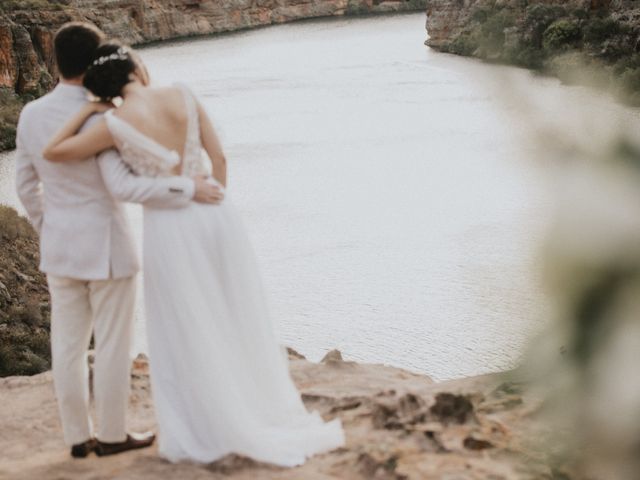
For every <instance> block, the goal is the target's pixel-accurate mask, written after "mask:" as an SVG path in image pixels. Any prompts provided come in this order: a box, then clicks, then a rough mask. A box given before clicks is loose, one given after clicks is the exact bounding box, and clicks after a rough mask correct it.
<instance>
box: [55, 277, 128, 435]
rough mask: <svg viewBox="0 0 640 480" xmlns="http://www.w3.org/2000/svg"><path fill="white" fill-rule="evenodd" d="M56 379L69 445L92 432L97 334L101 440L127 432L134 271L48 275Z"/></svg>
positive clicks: (96, 385) (96, 386)
mask: <svg viewBox="0 0 640 480" xmlns="http://www.w3.org/2000/svg"><path fill="white" fill-rule="evenodd" d="M47 280H48V283H49V292H50V294H51V355H52V366H53V382H54V387H55V391H56V397H57V400H58V408H59V410H60V418H61V420H62V429H63V432H64V440H65V443H66V444H67V445H74V444H77V443H81V442H84V441H86V440H88V439H89V438H91V437H92V436H93V435H94V432H93V427H92V424H91V418H90V416H89V375H88V366H87V350H88V348H89V341H90V339H91V333H92V332H93V334H94V340H95V363H94V370H93V394H94V399H95V408H96V419H97V423H98V429H97V432H96V436H97V438H98V439H99V440H101V441H103V442H121V441H124V440H125V438H126V412H127V404H128V401H129V384H130V374H131V372H130V370H131V339H132V337H133V323H134V322H133V318H134V309H135V295H136V282H135V277H129V278H123V279H115V280H100V281H85V280H76V279H71V278H60V277H55V276H52V275H49V276H48V277H47Z"/></svg>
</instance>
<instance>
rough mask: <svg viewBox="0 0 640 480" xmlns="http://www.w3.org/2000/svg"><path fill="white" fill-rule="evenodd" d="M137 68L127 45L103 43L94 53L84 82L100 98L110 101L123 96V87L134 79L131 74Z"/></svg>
mask: <svg viewBox="0 0 640 480" xmlns="http://www.w3.org/2000/svg"><path fill="white" fill-rule="evenodd" d="M136 69H137V65H136V62H135V61H134V60H133V58H132V57H131V54H130V53H129V50H128V49H127V48H126V47H124V46H122V45H121V44H119V43H115V42H108V43H103V44H102V45H100V46H99V47H98V48H97V49H96V50H95V52H94V54H93V59H92V61H91V64H90V65H89V68H88V69H87V73H86V74H85V76H84V81H83V84H84V86H85V87H86V88H87V89H89V91H90V92H91V93H93V94H94V95H95V96H96V97H98V98H99V99H100V100H102V101H104V102H110V101H111V100H113V99H114V98H117V97H121V96H122V89H123V88H124V87H125V85H127V84H128V83H130V82H131V81H132V80H131V74H132V73H133V72H135V71H136Z"/></svg>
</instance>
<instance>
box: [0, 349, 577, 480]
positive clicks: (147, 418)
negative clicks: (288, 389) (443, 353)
mask: <svg viewBox="0 0 640 480" xmlns="http://www.w3.org/2000/svg"><path fill="white" fill-rule="evenodd" d="M289 358H290V367H291V372H292V376H293V378H294V381H295V382H296V384H297V386H298V388H299V389H300V391H301V393H302V398H303V400H304V402H305V404H306V405H307V407H308V408H309V409H310V410H318V411H319V412H320V413H321V414H322V415H323V416H324V417H325V419H332V418H336V417H338V418H340V419H341V420H342V422H343V425H344V427H345V430H346V434H347V444H346V446H345V447H344V448H340V449H337V450H334V451H332V452H330V453H326V454H323V455H318V456H315V457H313V458H312V459H311V460H309V461H308V462H307V463H306V464H305V465H304V466H301V467H298V468H294V469H290V470H287V469H281V468H276V467H273V466H269V465H263V464H257V463H254V462H252V461H250V460H247V459H243V458H239V457H228V458H225V459H223V460H221V461H218V462H216V463H214V464H211V465H205V466H197V465H190V464H178V465H171V464H169V463H167V462H164V461H162V460H161V459H159V458H158V457H157V450H156V448H152V449H148V450H145V451H139V452H132V453H127V454H122V455H118V456H114V457H110V458H101V459H98V458H97V457H95V456H93V455H92V456H91V457H89V458H88V459H85V460H72V459H71V458H70V457H69V456H68V452H67V449H66V448H65V447H64V445H63V444H62V442H61V432H60V426H59V422H58V416H57V409H56V405H55V400H54V397H53V391H52V384H51V374H50V373H44V374H41V375H37V376H34V377H12V378H6V379H3V380H0V401H1V402H2V404H3V407H4V408H3V409H2V410H1V411H0V424H2V425H3V429H2V432H1V433H0V452H1V453H0V459H1V461H0V465H1V466H0V478H12V479H14V480H18V479H25V480H26V479H32V478H65V479H67V480H81V479H82V480H85V479H90V478H96V475H100V476H102V477H104V478H107V477H108V478H118V479H134V478H135V479H137V480H142V479H154V480H158V479H174V478H180V479H184V480H190V479H227V478H228V479H247V480H248V479H256V478H260V479H264V480H267V479H300V478H304V479H305V480H313V479H318V480H319V479H325V480H328V479H341V480H344V479H363V480H364V479H367V480H370V479H373V478H376V479H383V480H400V479H420V478H445V477H447V478H449V477H451V478H453V477H455V478H465V479H477V480H480V479H483V480H485V479H487V478H496V479H519V480H525V479H532V480H533V479H536V480H540V479H545V478H547V479H551V478H569V477H558V476H554V475H560V474H561V472H560V471H559V470H557V469H556V468H554V467H552V466H550V465H549V464H548V462H547V456H546V454H545V453H543V452H542V451H541V450H539V449H536V448H535V447H532V445H531V444H532V442H531V438H530V436H531V435H536V438H540V436H539V429H538V427H535V425H534V418H535V416H536V414H535V413H534V412H536V410H537V408H538V404H539V402H538V400H537V399H536V398H535V397H533V396H532V395H530V394H527V393H526V392H524V391H523V390H522V388H521V387H520V386H519V385H517V384H514V383H510V382H505V379H504V378H503V376H502V375H488V376H482V377H475V378H469V379H465V380H456V381H450V382H444V383H433V382H432V381H431V380H430V379H429V378H427V377H425V376H421V375H416V374H413V373H409V372H406V371H403V370H400V369H396V368H391V367H386V366H382V365H363V364H357V363H354V362H348V361H343V360H342V359H341V357H340V354H339V352H337V351H333V352H331V353H330V354H328V355H327V357H325V359H324V360H323V361H322V362H321V363H312V362H309V361H307V360H305V359H304V358H303V357H302V356H301V355H299V354H297V353H295V352H293V351H290V355H289ZM149 388H150V386H149V374H148V366H147V362H146V360H145V359H138V360H137V361H136V362H134V369H133V373H132V395H131V401H130V405H129V413H130V425H131V427H132V428H133V429H135V430H143V429H154V428H155V421H154V418H153V405H152V402H151V398H150V395H149ZM536 432H537V433H536Z"/></svg>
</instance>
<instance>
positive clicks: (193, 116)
mask: <svg viewBox="0 0 640 480" xmlns="http://www.w3.org/2000/svg"><path fill="white" fill-rule="evenodd" d="M175 86H176V87H178V88H179V89H180V91H182V93H183V96H184V100H185V105H186V108H187V138H186V143H185V147H184V154H183V158H182V159H181V158H180V154H179V153H178V152H176V151H175V150H169V149H168V148H166V147H165V146H164V145H161V144H160V143H158V142H156V141H155V140H154V139H152V138H151V137H149V136H147V135H145V134H143V133H142V132H140V131H139V130H137V129H136V128H135V127H133V126H132V125H131V124H130V123H128V122H126V121H125V120H122V119H120V118H118V117H117V116H115V115H114V114H113V110H110V111H108V112H107V113H106V114H105V119H106V122H107V127H108V128H109V131H110V132H111V135H112V136H113V139H114V141H115V143H116V147H117V148H118V150H119V151H120V154H121V155H122V159H123V160H124V161H125V162H126V163H127V164H128V165H129V166H130V167H131V169H132V170H133V172H134V173H136V174H137V175H142V176H145V177H163V176H164V177H167V176H171V175H173V173H172V171H173V169H174V168H175V167H176V166H177V165H181V169H180V170H181V175H183V176H188V177H192V176H194V175H198V174H210V171H209V168H208V162H206V161H205V157H204V152H203V150H202V142H201V141H200V122H199V119H198V108H197V104H196V100H195V97H194V95H193V93H192V92H191V90H190V89H189V87H187V86H186V85H182V84H176V85H175Z"/></svg>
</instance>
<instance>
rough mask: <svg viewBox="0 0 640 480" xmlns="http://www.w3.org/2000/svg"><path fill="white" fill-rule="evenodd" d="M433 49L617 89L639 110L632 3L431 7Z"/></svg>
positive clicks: (466, 2) (482, 0)
mask: <svg viewBox="0 0 640 480" xmlns="http://www.w3.org/2000/svg"><path fill="white" fill-rule="evenodd" d="M426 12H427V31H428V35H429V38H428V40H427V45H429V46H431V47H432V48H434V49H436V50H439V51H442V52H448V53H454V54H458V55H465V56H473V57H477V58H481V59H483V60H489V61H494V62H500V63H507V64H515V65H519V66H523V67H528V68H533V69H538V70H542V71H545V72H547V73H551V74H555V75H557V76H559V77H560V78H561V79H563V80H565V81H567V82H576V83H589V84H593V85H597V86H600V87H605V88H609V89H612V90H613V91H614V93H616V94H618V95H619V96H620V97H621V98H622V99H623V100H625V101H627V102H629V103H633V104H640V6H639V5H638V2H634V1H630V0H569V1H562V0H531V1H522V0H427V9H426Z"/></svg>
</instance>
